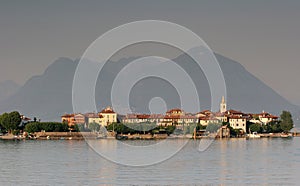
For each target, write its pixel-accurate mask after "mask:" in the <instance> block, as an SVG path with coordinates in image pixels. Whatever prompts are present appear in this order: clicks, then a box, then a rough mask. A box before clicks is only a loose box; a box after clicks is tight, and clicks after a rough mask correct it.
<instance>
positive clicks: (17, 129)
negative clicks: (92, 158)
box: [0, 96, 298, 139]
mask: <svg viewBox="0 0 300 186" xmlns="http://www.w3.org/2000/svg"><path fill="white" fill-rule="evenodd" d="M10 115H12V116H11V117H14V118H15V123H16V125H15V126H13V124H11V123H12V121H13V119H12V118H10V117H9V116H10ZM18 117H19V116H18V113H17V112H16V111H15V112H12V113H4V114H2V115H1V117H0V124H1V130H2V131H5V129H6V132H7V134H6V135H3V134H2V133H1V136H0V137H1V139H83V138H96V139H99V138H101V139H102V138H116V139H165V138H183V137H184V138H193V139H198V138H205V137H216V138H230V137H238V138H260V137H292V136H298V133H296V132H295V133H291V132H290V130H291V129H292V128H293V120H292V116H291V114H290V113H289V112H288V111H283V112H282V114H281V116H280V117H279V116H276V115H272V114H270V113H268V112H265V111H262V112H261V113H244V112H242V111H237V110H232V109H230V110H227V104H226V101H225V98H224V96H223V97H222V99H221V102H220V110H219V111H218V112H212V111H210V110H203V111H201V112H198V113H187V112H185V111H184V110H182V109H179V108H175V109H171V110H168V111H167V112H166V113H165V114H136V113H129V114H127V115H119V114H117V113H116V112H115V111H114V110H113V108H112V107H106V108H105V109H103V110H101V111H100V112H98V113H94V112H91V113H72V114H64V115H62V116H61V123H59V122H41V121H37V119H36V118H34V119H33V120H31V119H30V118H28V117H25V116H23V115H20V118H18ZM8 121H10V123H8ZM9 126H11V128H9ZM9 134H10V135H9Z"/></svg>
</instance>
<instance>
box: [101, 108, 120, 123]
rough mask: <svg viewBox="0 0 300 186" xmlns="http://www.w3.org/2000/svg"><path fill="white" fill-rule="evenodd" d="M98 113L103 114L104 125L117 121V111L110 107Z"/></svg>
mask: <svg viewBox="0 0 300 186" xmlns="http://www.w3.org/2000/svg"><path fill="white" fill-rule="evenodd" d="M99 114H100V115H102V116H103V124H104V126H107V125H109V124H111V123H116V122H117V113H115V111H114V110H113V109H112V108H111V107H106V108H105V109H103V110H102V111H101V112H99Z"/></svg>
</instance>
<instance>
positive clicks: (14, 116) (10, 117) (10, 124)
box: [0, 111, 22, 132]
mask: <svg viewBox="0 0 300 186" xmlns="http://www.w3.org/2000/svg"><path fill="white" fill-rule="evenodd" d="M21 120H22V119H21V115H20V113H19V112H17V111H13V112H11V113H4V114H2V115H1V119H0V123H1V126H2V127H3V128H4V129H6V130H7V131H8V132H11V131H12V130H16V129H18V126H19V124H20V123H21Z"/></svg>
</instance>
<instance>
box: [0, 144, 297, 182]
mask: <svg viewBox="0 0 300 186" xmlns="http://www.w3.org/2000/svg"><path fill="white" fill-rule="evenodd" d="M113 143H115V142H114V140H106V141H105V142H103V141H102V142H101V141H100V140H99V144H100V145H102V146H103V148H106V146H110V145H113ZM133 143H140V142H133ZM198 145H199V141H190V142H189V143H188V144H187V145H186V146H185V147H184V148H183V149H182V150H181V151H180V152H179V153H178V154H176V155H175V156H173V157H172V158H171V159H168V160H166V161H164V162H163V163H160V164H157V165H153V166H147V167H129V166H123V165H118V164H115V163H112V162H110V161H108V160H106V159H104V158H102V157H101V156H99V155H98V154H97V153H95V152H94V151H93V150H92V149H91V148H90V147H89V146H88V145H87V143H86V142H85V141H67V140H66V141H64V140H61V141H51V140H49V141H3V140H0V167H1V174H0V183H1V185H117V184H118V185H132V184H134V185H145V184H151V185H194V184H197V185H198V184H199V185H206V184H212V185H220V184H222V185H246V184H250V185H298V184H297V183H298V180H299V179H300V138H294V139H257V140H245V139H230V140H216V141H214V142H213V143H212V145H211V146H210V147H209V148H208V149H207V150H206V151H204V152H198V151H197V147H198ZM160 150H161V151H168V148H164V149H160ZM158 153H159V151H158ZM145 158H149V157H145Z"/></svg>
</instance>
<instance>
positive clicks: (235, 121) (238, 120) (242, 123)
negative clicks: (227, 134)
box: [228, 115, 247, 132]
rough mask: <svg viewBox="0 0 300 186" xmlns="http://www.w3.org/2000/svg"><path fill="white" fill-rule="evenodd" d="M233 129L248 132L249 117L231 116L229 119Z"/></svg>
mask: <svg viewBox="0 0 300 186" xmlns="http://www.w3.org/2000/svg"><path fill="white" fill-rule="evenodd" d="M228 120H229V124H230V126H231V127H232V128H233V129H241V130H243V131H244V132H246V124H247V117H245V116H241V115H231V116H229V118H228Z"/></svg>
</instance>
